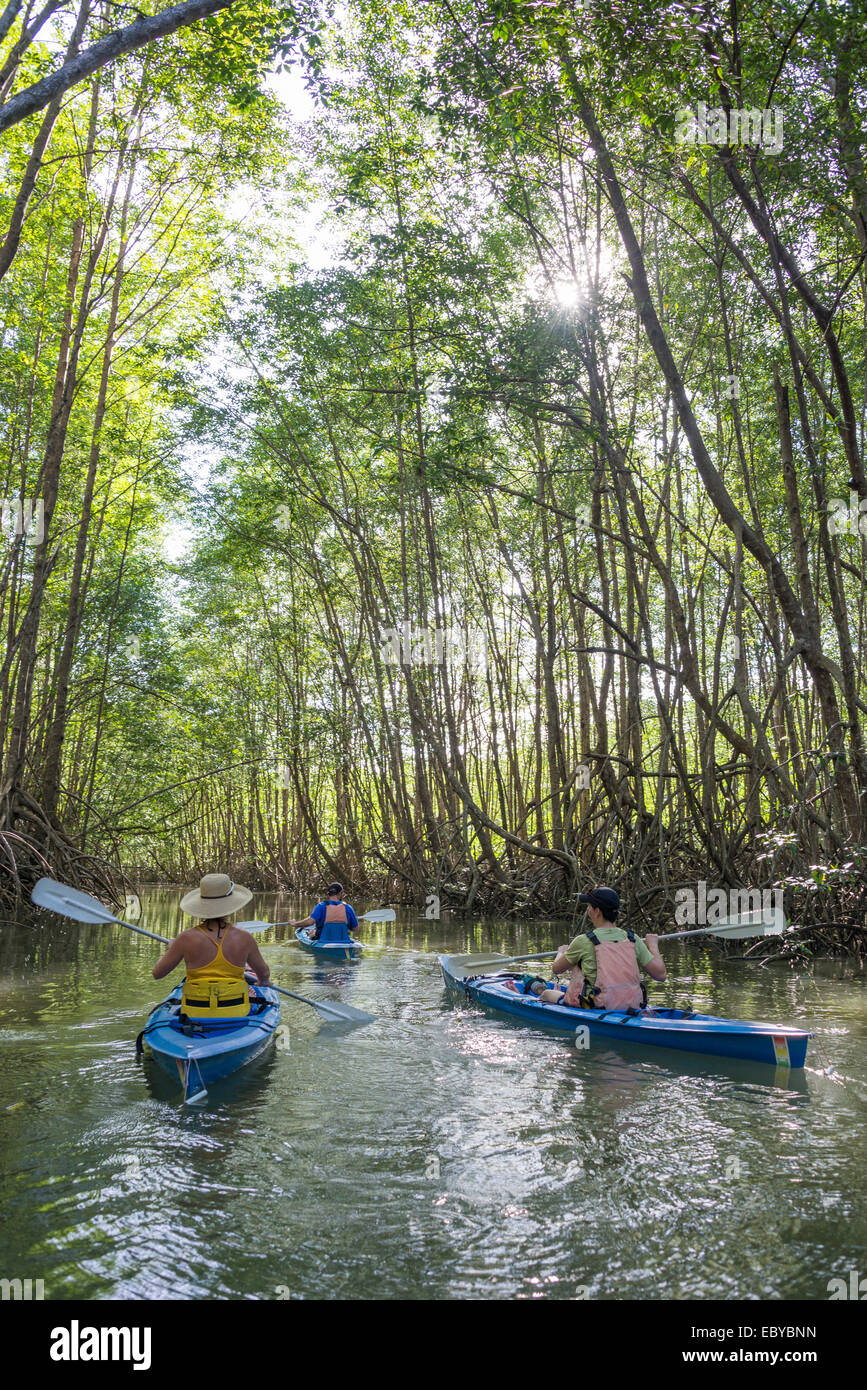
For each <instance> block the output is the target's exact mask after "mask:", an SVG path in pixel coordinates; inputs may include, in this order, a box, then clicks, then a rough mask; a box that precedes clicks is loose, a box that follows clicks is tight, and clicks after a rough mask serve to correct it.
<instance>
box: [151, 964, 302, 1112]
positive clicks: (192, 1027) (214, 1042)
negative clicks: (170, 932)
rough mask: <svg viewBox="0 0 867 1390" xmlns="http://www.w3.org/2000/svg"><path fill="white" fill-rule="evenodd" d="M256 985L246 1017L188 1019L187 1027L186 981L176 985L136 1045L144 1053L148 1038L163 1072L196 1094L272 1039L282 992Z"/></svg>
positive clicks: (244, 1063)
mask: <svg viewBox="0 0 867 1390" xmlns="http://www.w3.org/2000/svg"><path fill="white" fill-rule="evenodd" d="M256 989H257V993H258V998H256V996H253V997H252V998H251V1011H250V1013H249V1014H248V1015H247V1017H246V1018H225V1019H219V1020H211V1019H190V1020H189V1022H188V1024H187V1028H188V1030H189V1031H185V1030H184V1026H183V1025H182V1024H181V1020H180V1012H181V994H182V992H183V986H182V985H178V986H177V988H176V989H173V990H172V992H171V994H170V995H169V996H168V998H167V999H164V1000H163V1002H162V1003H161V1004H157V1006H156V1008H155V1009H154V1011H153V1013H152V1014H151V1016H150V1018H149V1019H148V1021H147V1023H146V1025H145V1027H144V1030H143V1031H142V1033H141V1034H140V1035H139V1038H138V1040H137V1043H136V1050H137V1051H138V1052H139V1054H141V1052H142V1046H143V1044H145V1043H146V1044H147V1045H148V1046H149V1047H150V1049H151V1051H152V1053H153V1056H154V1060H155V1061H156V1062H157V1063H158V1064H159V1066H160V1067H161V1068H162V1069H163V1071H165V1072H168V1074H169V1076H172V1077H177V1079H178V1080H179V1081H180V1083H181V1086H182V1087H183V1091H184V1099H185V1100H190V1099H195V1098H196V1097H197V1096H199V1095H201V1094H202V1093H203V1092H205V1091H207V1088H208V1087H209V1086H211V1085H213V1083H214V1082H215V1081H221V1080H222V1079H223V1077H225V1076H231V1074H232V1072H235V1071H238V1070H239V1069H240V1068H241V1067H245V1066H247V1064H248V1063H249V1062H252V1061H253V1060H254V1058H256V1057H258V1056H260V1054H261V1053H263V1052H264V1051H265V1049H266V1048H268V1047H270V1045H271V1043H272V1042H273V1041H274V1035H275V1033H276V1031H277V1026H278V1024H279V1022H280V996H279V994H277V992H276V990H273V989H270V988H269V987H268V986H267V985H257V986H256Z"/></svg>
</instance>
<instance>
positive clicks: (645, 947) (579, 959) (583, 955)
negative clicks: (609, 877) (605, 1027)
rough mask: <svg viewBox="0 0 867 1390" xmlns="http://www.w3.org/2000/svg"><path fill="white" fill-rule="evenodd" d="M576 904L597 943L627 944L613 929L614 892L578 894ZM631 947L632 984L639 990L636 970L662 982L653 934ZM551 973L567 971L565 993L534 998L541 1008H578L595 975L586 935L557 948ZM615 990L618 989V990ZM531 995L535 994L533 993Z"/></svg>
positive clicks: (543, 993) (554, 991)
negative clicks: (584, 909) (584, 911)
mask: <svg viewBox="0 0 867 1390" xmlns="http://www.w3.org/2000/svg"><path fill="white" fill-rule="evenodd" d="M578 901H579V902H582V903H586V904H587V916H588V917H589V919H590V924H591V926H590V930H591V931H592V934H593V935H594V936H595V937H596V939H597V941H598V942H599V943H602V942H612V943H613V942H620V941H628V940H629V937H628V934H627V932H625V931H624V930H623V929H622V928H621V927H618V926H617V916H618V913H619V912H620V895H619V893H617V892H616V890H615V889H614V888H605V887H602V886H600V887H598V888H593V889H591V891H590V892H589V893H582V894H581V895H580V897H579V899H578ZM632 944H633V946H634V949H635V960H636V967H637V968H636V970H635V981H636V982H637V984H638V987H639V989H640V975H639V973H638V971H639V970H644V971H646V973H647V974H648V975H649V976H650V977H651V979H653V980H664V979H665V976H666V971H665V965H664V963H663V960H662V957H661V956H660V954H659V937H658V936H657V935H656V933H654V932H648V934H647V936H646V937H645V938H644V940H643V941H642V940H641V938H640V937H635V939H634V941H633V943H632ZM552 969H553V971H554V974H555V975H565V974H566V972H567V971H568V972H569V981H568V983H567V985H566V986H565V993H564V992H563V987H558V988H556V989H545V990H542V991H540V992H539V993H538V995H537V998H538V999H540V1000H541V1002H542V1003H543V1004H568V1005H570V1006H571V1007H572V1008H579V1007H580V1006H581V996H582V995H585V996H586V995H587V994H590V993H592V988H593V987H594V986H595V984H596V978H597V973H598V961H597V955H596V946H595V945H594V943H593V942H592V941H591V939H590V936H589V935H588V934H587V932H582V933H581V935H580V936H576V937H575V939H574V941H571V942H570V943H569V945H568V946H561V947H560V949H559V951H558V953H557V959H556V960H555V961H554V965H553V967H552ZM618 988H622V986H618ZM533 993H534V994H536V990H535V989H534V990H533Z"/></svg>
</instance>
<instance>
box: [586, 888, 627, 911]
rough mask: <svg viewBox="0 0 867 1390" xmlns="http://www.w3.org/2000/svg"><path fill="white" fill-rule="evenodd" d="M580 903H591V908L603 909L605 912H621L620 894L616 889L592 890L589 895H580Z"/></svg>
mask: <svg viewBox="0 0 867 1390" xmlns="http://www.w3.org/2000/svg"><path fill="white" fill-rule="evenodd" d="M578 901H579V903H589V905H590V907H601V909H602V911H603V912H608V911H611V912H619V911H620V894H619V893H618V892H617V890H616V889H614V888H604V887H599V888H591V889H590V892H589V893H579V895H578Z"/></svg>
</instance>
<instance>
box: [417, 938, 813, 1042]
mask: <svg viewBox="0 0 867 1390" xmlns="http://www.w3.org/2000/svg"><path fill="white" fill-rule="evenodd" d="M439 962H440V967H441V969H442V973H443V980H444V981H445V984H446V986H447V988H448V989H450V990H451V991H452V992H453V993H456V994H460V995H463V996H464V998H466V999H471V1000H473V1001H474V1002H475V1003H477V1004H480V1005H481V1006H482V1008H485V1009H490V1010H492V1011H493V1012H495V1013H498V1014H506V1015H507V1016H508V1017H510V1018H517V1019H520V1020H522V1021H523V1022H525V1023H531V1024H535V1025H536V1027H542V1028H554V1029H556V1030H557V1031H558V1032H562V1033H571V1034H575V1033H576V1031H577V1029H578V1028H580V1027H585V1028H586V1029H587V1031H588V1033H589V1034H590V1035H591V1036H593V1037H600V1038H607V1039H608V1040H609V1041H610V1042H629V1043H640V1044H642V1045H644V1046H648V1047H667V1048H674V1049H676V1050H677V1051H680V1052H696V1053H701V1054H704V1055H705V1056H709V1057H726V1058H739V1059H741V1060H743V1061H747V1062H761V1063H765V1064H767V1065H769V1066H774V1067H791V1068H793V1069H795V1068H801V1067H803V1065H804V1061H805V1058H806V1055H807V1040H808V1038H809V1037H810V1034H809V1033H805V1032H804V1031H803V1030H802V1029H800V1028H790V1027H787V1026H786V1025H785V1024H777V1023H741V1022H739V1021H738V1020H737V1019H732V1018H715V1017H713V1015H711V1014H697V1013H690V1012H689V1011H687V1010H684V1009H642V1010H640V1011H639V1012H637V1013H635V1014H628V1013H624V1012H623V1011H622V1010H617V1009H577V1008H572V1007H571V1005H564V1004H543V1003H541V1002H540V1001H539V1000H538V999H537V998H536V997H535V996H534V995H532V994H516V993H515V992H514V991H513V990H510V989H509V988H508V987H507V984H506V981H507V980H509V979H515V978H520V977H517V976H514V975H511V974H509V972H508V971H505V970H501V971H499V972H497V973H494V974H491V973H487V974H479V973H477V972H478V971H479V970H480V969H481V968H482V966H481V963H482V962H484V964H485V965H490V964H491V960H490V953H489V954H488V956H471V955H470V956H440V958H439ZM476 962H478V963H479V964H476Z"/></svg>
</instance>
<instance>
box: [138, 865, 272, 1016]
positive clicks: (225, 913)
mask: <svg viewBox="0 0 867 1390" xmlns="http://www.w3.org/2000/svg"><path fill="white" fill-rule="evenodd" d="M252 896H253V894H252V893H251V892H250V890H249V888H244V887H242V885H241V884H240V883H238V884H235V883H233V882H232V880H231V879H230V878H229V875H228V874H206V875H205V877H204V878H203V879H202V881H201V882H200V884H199V886H198V888H194V889H193V890H192V891H191V892H189V893H187V894H185V896H184V897H183V898H181V911H182V912H185V913H186V914H187V916H188V917H201V918H203V919H204V920H203V921H201V922H197V923H196V925H195V926H194V927H190V928H188V929H187V931H183V932H181V934H180V936H176V937H175V939H174V941H173V942H172V943H171V945H170V946H169V948H168V950H167V951H166V952H165V953H164V954H163V955H162V956H160V958H159V960H158V961H157V963H156V965H155V966H154V970H153V974H154V979H155V980H161V979H162V978H163V976H164V975H168V974H169V973H170V972H171V971H172V970H174V969H175V968H176V966H178V965H181V964H183V965H186V967H187V978H186V980H185V981H184V995H183V1000H182V1005H181V1012H182V1013H184V1014H186V1015H187V1016H188V1017H189V1018H241V1017H244V1016H245V1015H246V1014H248V1013H249V1012H250V985H251V984H253V985H255V984H256V983H258V984H262V985H266V984H267V983H268V981H269V979H270V975H271V972H270V970H269V969H268V962H267V961H266V960H265V959H264V957H263V956H262V953H261V951H260V950H259V947H258V946H257V945H256V941H255V938H254V937H252V936H251V935H250V933H249V932H247V931H242V930H241V928H240V927H236V926H234V925H233V924H232V920H231V918H232V916H233V915H234V914H235V913H236V912H238V911H240V909H241V908H242V907H244V906H245V905H246V904H247V903H248V902H249V901H250V899H251V898H252ZM245 970H246V971H249V972H250V974H251V975H252V976H253V977H254V978H252V979H250V978H245Z"/></svg>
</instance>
